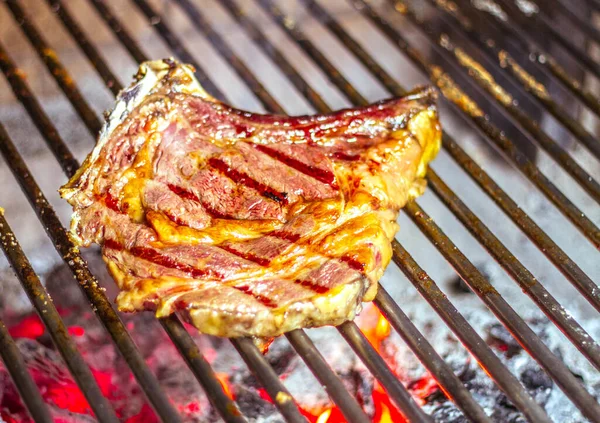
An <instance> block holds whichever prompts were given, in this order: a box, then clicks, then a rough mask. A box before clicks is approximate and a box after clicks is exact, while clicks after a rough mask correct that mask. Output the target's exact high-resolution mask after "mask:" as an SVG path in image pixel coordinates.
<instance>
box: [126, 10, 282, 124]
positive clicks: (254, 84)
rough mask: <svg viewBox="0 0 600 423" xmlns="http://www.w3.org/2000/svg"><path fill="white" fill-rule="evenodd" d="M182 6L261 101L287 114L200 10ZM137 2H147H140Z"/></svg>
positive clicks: (272, 110) (273, 111)
mask: <svg viewBox="0 0 600 423" xmlns="http://www.w3.org/2000/svg"><path fill="white" fill-rule="evenodd" d="M177 2H178V3H179V4H180V5H181V7H182V8H183V9H184V10H185V11H186V12H187V13H188V15H189V16H190V19H191V20H192V22H193V24H194V27H195V28H196V29H198V30H199V31H200V32H201V33H202V35H204V37H206V39H208V40H209V41H210V43H211V44H212V45H213V47H215V49H216V50H217V51H218V52H219V54H221V56H223V58H224V59H225V60H226V61H227V63H228V64H229V65H231V67H232V68H233V69H234V70H235V71H236V73H237V74H238V75H240V76H241V77H242V79H243V80H244V82H245V83H246V85H247V86H248V87H249V88H250V89H251V90H252V92H253V93H255V94H256V96H257V97H258V99H259V100H260V102H261V103H262V104H263V105H264V106H265V108H267V109H268V110H269V111H271V112H272V113H278V114H285V110H284V109H283V108H282V107H281V106H280V105H279V103H277V101H276V100H275V99H274V98H273V97H272V96H271V94H269V93H268V91H267V90H266V89H265V87H264V86H263V85H262V84H261V83H260V81H259V80H258V79H256V77H255V76H254V74H253V73H252V72H251V71H250V69H248V67H246V65H245V64H244V62H242V61H241V60H240V59H239V58H238V57H237V56H236V55H235V53H234V52H233V51H232V50H231V49H230V48H229V46H227V44H226V43H225V42H224V41H223V39H222V38H221V36H220V35H219V34H217V33H216V32H215V30H214V29H213V28H212V26H211V25H210V23H209V22H208V21H207V20H206V19H204V17H203V16H202V15H201V14H200V13H199V12H198V9H196V8H195V7H194V6H193V5H192V4H191V3H190V2H189V0H177ZM136 3H145V2H138V1H137V0H136Z"/></svg>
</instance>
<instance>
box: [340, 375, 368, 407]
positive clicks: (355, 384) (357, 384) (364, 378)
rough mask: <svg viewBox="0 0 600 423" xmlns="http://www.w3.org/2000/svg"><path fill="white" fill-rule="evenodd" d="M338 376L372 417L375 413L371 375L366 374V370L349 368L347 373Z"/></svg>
mask: <svg viewBox="0 0 600 423" xmlns="http://www.w3.org/2000/svg"><path fill="white" fill-rule="evenodd" d="M340 377H341V378H342V381H343V382H344V385H346V389H348V390H349V391H350V393H352V394H353V395H354V397H355V398H356V399H357V401H358V403H359V404H360V405H361V407H362V409H363V410H364V411H365V413H366V414H367V416H369V417H373V416H374V415H375V403H374V402H373V388H374V387H375V383H374V379H373V377H372V376H371V375H370V374H367V372H366V371H364V370H359V369H351V370H350V371H349V372H348V373H346V374H341V375H340ZM349 385H350V386H349Z"/></svg>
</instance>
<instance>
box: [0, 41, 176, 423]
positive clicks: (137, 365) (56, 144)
mask: <svg viewBox="0 0 600 423" xmlns="http://www.w3.org/2000/svg"><path fill="white" fill-rule="evenodd" d="M0 67H2V71H3V72H4V73H5V75H6V76H7V79H8V80H9V83H10V84H11V88H12V89H13V92H14V93H15V95H16V96H17V98H18V99H19V101H21V102H22V103H23V105H24V106H25V108H26V109H27V112H28V113H29V114H30V115H31V118H32V120H33V121H34V122H35V124H36V126H37V127H38V129H39V130H40V132H41V134H42V135H43V137H44V139H45V140H46V142H47V143H48V145H49V147H50V149H51V150H52V152H53V153H54V155H55V156H56V157H57V159H58V161H59V163H60V164H61V167H62V168H63V170H64V171H65V173H67V174H68V175H69V176H72V175H73V174H74V172H75V170H76V169H78V167H79V163H77V161H76V160H75V158H74V157H73V156H72V154H71V152H70V151H69V150H68V148H67V147H66V145H65V144H64V142H63V141H62V139H61V138H60V136H59V135H58V132H57V131H56V128H54V125H53V124H52V123H51V122H50V120H49V119H48V117H47V115H46V114H45V113H44V111H43V110H42V109H41V107H40V105H39V103H38V102H37V100H36V99H35V98H34V97H33V95H32V93H31V91H30V90H29V88H28V87H27V84H25V82H24V81H23V79H22V77H21V75H20V72H19V70H18V69H17V68H16V66H14V63H12V61H11V60H10V58H9V57H8V56H7V55H6V52H5V51H4V48H3V47H2V46H1V45H0ZM0 135H3V134H2V133H0ZM0 147H1V149H2V154H3V155H4V158H5V160H6V162H7V164H8V166H9V167H10V169H11V171H12V173H13V175H14V176H15V178H16V179H17V181H18V182H19V185H20V186H21V188H22V190H23V192H24V193H25V194H26V196H27V198H28V200H29V202H30V203H31V205H32V207H33V208H34V210H35V211H36V214H37V216H38V218H39V219H40V220H41V221H42V223H43V225H44V227H45V229H46V232H47V233H48V236H49V237H50V238H51V240H52V242H53V244H54V246H55V248H56V250H57V251H58V253H59V254H60V256H61V257H62V258H63V260H64V261H65V263H67V265H68V266H69V268H70V270H71V272H72V273H73V275H74V276H75V278H76V280H77V282H78V283H79V284H80V286H81V287H82V289H83V291H84V293H85V295H86V297H87V298H88V301H89V302H90V303H91V304H92V305H93V306H94V307H93V308H94V311H95V312H96V314H97V315H98V317H99V318H100V320H101V321H102V323H103V324H104V326H105V327H106V329H107V330H108V332H109V333H110V335H111V336H112V338H113V340H114V341H115V343H116V345H117V347H118V348H119V351H120V352H121V354H122V355H123V357H124V358H125V360H126V361H127V363H128V365H129V367H130V368H131V370H132V372H133V374H134V376H135V377H136V379H137V380H138V383H139V384H140V387H141V388H142V390H143V392H144V393H145V394H146V396H147V398H148V399H149V401H150V403H151V405H152V406H153V407H154V409H155V410H156V412H157V414H158V415H159V416H161V418H163V420H166V421H169V422H170V421H173V422H178V421H180V419H179V416H178V414H177V412H176V411H175V409H174V408H173V407H172V405H171V404H170V402H169V400H168V399H167V398H166V396H165V395H164V393H163V392H162V389H161V388H160V386H159V384H158V381H157V380H156V378H155V376H154V375H153V374H152V372H151V371H150V369H149V368H148V366H147V365H146V363H145V362H144V359H143V357H142V356H141V354H140V352H139V350H138V349H137V347H136V346H135V344H134V342H133V340H132V339H131V337H130V335H129V333H128V332H127V330H126V329H125V326H124V325H123V322H122V321H121V319H120V318H119V316H118V315H117V314H116V312H115V311H114V310H113V308H112V305H111V304H110V301H109V300H108V298H107V297H106V295H105V294H104V292H103V291H102V290H101V289H100V287H99V286H98V283H97V280H96V278H95V277H94V276H93V275H92V274H91V272H90V271H89V269H88V268H87V265H86V263H85V260H84V259H83V258H82V257H81V255H80V254H79V253H78V251H77V249H76V247H75V245H73V243H72V242H71V240H70V239H69V237H68V235H67V231H66V230H65V228H64V227H63V226H62V224H61V223H60V220H59V219H58V216H56V213H55V212H54V209H53V208H52V207H51V206H50V204H49V203H48V201H47V200H46V198H45V196H44V194H43V193H42V191H41V189H40V188H39V186H38V185H37V183H36V182H35V180H34V179H33V177H32V176H31V172H30V171H29V169H28V168H27V165H26V164H25V162H24V161H23V159H22V157H21V156H20V154H19V153H18V151H17V149H16V148H15V146H14V144H13V143H12V141H11V140H10V138H8V137H7V138H5V139H3V140H2V142H0Z"/></svg>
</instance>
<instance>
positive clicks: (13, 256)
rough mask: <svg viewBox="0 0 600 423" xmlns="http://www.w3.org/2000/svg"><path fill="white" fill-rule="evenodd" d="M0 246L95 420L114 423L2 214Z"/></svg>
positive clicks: (0, 130)
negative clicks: (92, 412) (86, 401)
mask: <svg viewBox="0 0 600 423" xmlns="http://www.w3.org/2000/svg"><path fill="white" fill-rule="evenodd" d="M7 138H8V134H6V131H5V129H4V127H2V125H0V140H2V141H4V139H7ZM0 246H1V247H2V250H3V251H4V254H5V256H6V258H7V259H8V261H9V263H10V265H11V266H12V268H13V270H14V271H15V273H16V274H17V277H18V278H19V281H20V282H21V285H22V286H23V289H24V290H25V292H26V293H27V296H28V297H29V301H31V304H33V306H34V307H35V309H36V311H37V313H38V315H39V317H40V319H41V320H42V321H43V322H44V325H45V326H46V328H47V330H48V332H49V333H50V336H51V337H52V341H53V342H54V345H56V348H57V349H58V351H59V352H60V354H61V356H62V358H63V360H64V361H65V363H66V364H67V367H68V368H69V370H70V372H71V374H72V375H73V378H74V379H75V381H76V382H77V385H78V386H79V387H80V388H81V391H82V392H83V393H84V395H85V397H86V399H87V400H88V403H89V404H90V406H91V408H92V410H93V411H94V414H95V415H96V417H97V418H98V420H99V421H101V422H113V423H116V422H118V421H119V420H118V419H117V416H116V414H115V412H114V411H113V409H112V407H111V406H110V404H109V403H108V400H107V399H106V398H105V397H104V395H103V394H102V391H101V390H100V387H99V386H98V384H97V383H96V380H95V379H94V376H93V375H92V372H91V371H90V368H89V367H88V366H87V364H86V363H85V361H84V360H83V357H82V356H81V354H80V353H79V351H78V350H77V347H76V346H75V343H74V342H73V339H72V338H71V336H70V335H69V333H68V331H67V328H66V327H65V325H64V323H63V321H62V319H61V317H60V315H59V314H58V311H57V310H56V308H55V307H54V304H53V302H52V298H50V296H49V295H48V293H47V292H46V290H45V289H44V287H43V286H42V283H41V282H40V279H39V278H38V276H37V274H36V273H35V271H34V270H33V268H32V267H31V263H29V260H28V259H27V257H26V256H25V253H24V252H23V250H22V249H21V246H20V245H19V242H18V241H17V238H16V237H15V234H14V233H13V231H12V229H11V228H10V226H9V224H8V222H7V221H6V219H5V218H4V216H3V215H2V213H0Z"/></svg>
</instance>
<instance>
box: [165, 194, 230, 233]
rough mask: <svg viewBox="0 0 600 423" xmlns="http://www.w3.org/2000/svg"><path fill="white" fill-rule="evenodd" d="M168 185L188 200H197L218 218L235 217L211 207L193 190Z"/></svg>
mask: <svg viewBox="0 0 600 423" xmlns="http://www.w3.org/2000/svg"><path fill="white" fill-rule="evenodd" d="M167 186H168V187H169V189H170V190H171V191H173V192H174V193H175V194H177V195H178V196H180V197H181V198H184V199H186V200H191V201H195V202H197V203H198V204H200V205H202V207H204V210H206V212H207V213H208V214H209V215H211V217H214V218H217V219H233V216H229V215H227V214H224V213H221V212H220V211H218V210H216V209H214V208H213V207H211V206H210V205H209V204H206V203H205V202H203V201H202V200H200V198H198V196H197V195H196V194H194V193H193V192H191V191H188V190H186V189H185V188H182V187H179V186H177V185H173V184H167ZM167 217H169V218H171V217H170V216H168V215H167ZM175 223H177V222H175ZM185 226H187V225H185Z"/></svg>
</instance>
